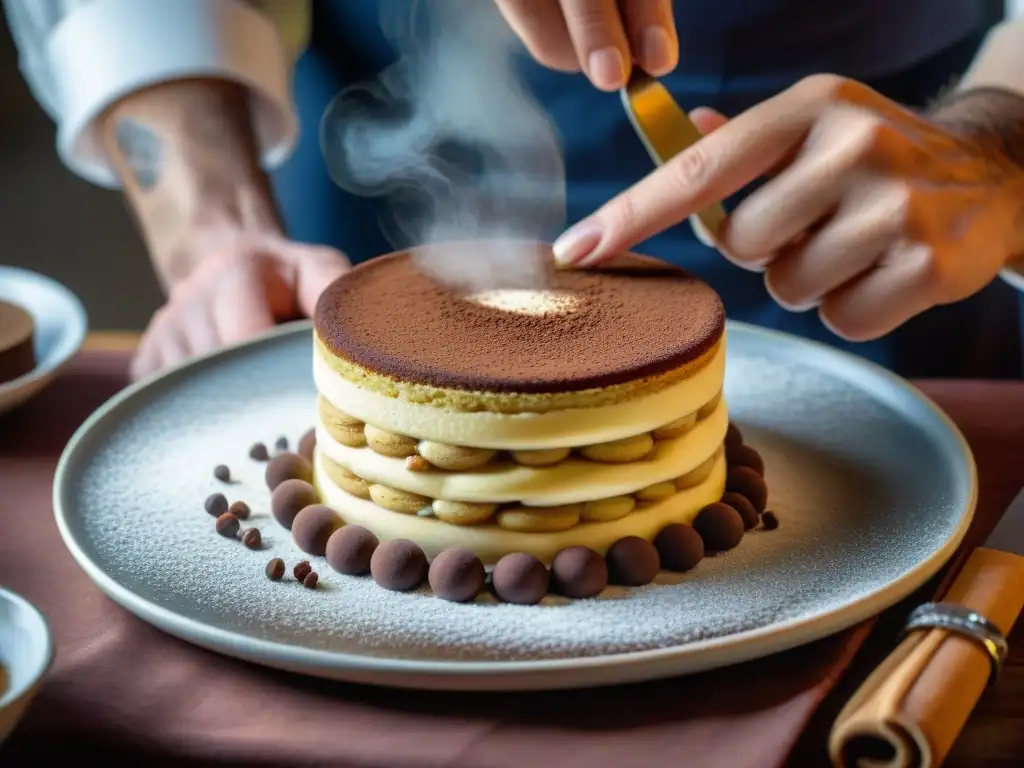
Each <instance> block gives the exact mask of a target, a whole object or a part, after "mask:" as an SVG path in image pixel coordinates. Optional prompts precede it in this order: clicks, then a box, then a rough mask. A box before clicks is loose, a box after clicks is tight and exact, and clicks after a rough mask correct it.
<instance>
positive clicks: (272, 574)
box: [267, 557, 284, 581]
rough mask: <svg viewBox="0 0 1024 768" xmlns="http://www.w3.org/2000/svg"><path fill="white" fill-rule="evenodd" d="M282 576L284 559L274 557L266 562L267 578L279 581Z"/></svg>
mask: <svg viewBox="0 0 1024 768" xmlns="http://www.w3.org/2000/svg"><path fill="white" fill-rule="evenodd" d="M283 576H284V560H282V559H281V558H280V557H275V558H274V559H273V560H271V561H270V562H269V563H267V578H268V579H270V580H271V581H280V580H281V578H282V577H283Z"/></svg>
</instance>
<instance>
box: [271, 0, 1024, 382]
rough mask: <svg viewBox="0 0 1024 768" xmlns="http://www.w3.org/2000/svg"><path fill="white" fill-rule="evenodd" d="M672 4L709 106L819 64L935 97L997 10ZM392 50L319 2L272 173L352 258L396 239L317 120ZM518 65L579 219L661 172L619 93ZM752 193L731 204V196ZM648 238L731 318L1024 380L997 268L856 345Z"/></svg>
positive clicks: (693, 96)
mask: <svg viewBox="0 0 1024 768" xmlns="http://www.w3.org/2000/svg"><path fill="white" fill-rule="evenodd" d="M442 1H443V0H442ZM481 1H483V0H481ZM675 6H676V20H677V26H678V29H679V35H680V49H681V57H680V65H679V67H678V68H677V70H676V71H675V72H674V73H672V74H671V75H669V76H668V77H666V78H665V79H664V82H665V83H666V85H667V86H668V87H669V89H670V90H671V91H672V92H673V94H674V95H675V96H676V98H677V99H678V100H679V102H680V103H681V104H682V105H683V106H684V107H685V108H688V109H690V108H693V107H696V106H700V105H704V106H710V107H714V108H716V109H718V110H720V111H721V112H723V113H725V114H726V115H735V114H737V113H738V112H740V111H742V110H744V109H746V108H748V107H749V106H751V105H753V104H756V103H757V102H759V101H762V100H764V99H766V98H768V97H770V96H772V95H774V94H776V93H778V92H779V91H781V90H783V89H784V88H786V87H788V86H789V85H791V84H793V83H795V82H796V81H798V80H799V79H800V78H802V77H804V76H806V75H808V74H813V73H816V72H832V73H836V74H841V75H845V76H847V77H852V78H856V79H858V80H861V81H863V82H866V83H867V84H869V85H870V86H872V87H873V88H875V89H876V90H878V91H880V92H881V93H883V94H885V95H886V96H888V97H889V98H892V99H894V100H895V101H897V102H900V103H902V104H905V105H908V106H911V107H921V106H924V105H925V104H927V103H928V101H929V100H930V99H932V98H934V97H935V96H936V94H938V93H939V92H940V91H941V90H942V89H943V88H945V87H947V86H948V85H949V84H950V83H951V82H953V81H954V80H955V79H956V78H957V77H958V76H959V75H960V74H961V73H963V72H964V71H965V69H966V68H967V66H968V65H969V64H970V62H971V59H972V58H973V56H974V54H975V52H976V51H977V48H978V46H979V45H980V43H981V41H982V39H983V38H984V35H985V32H986V31H987V28H988V26H989V25H990V23H991V20H990V19H987V18H986V14H985V13H984V11H983V4H982V3H976V2H964V0H901V2H898V3H892V2H891V1H890V0H848V1H847V2H844V3H822V2H820V1H819V0H677V1H676V3H675ZM393 58H394V53H393V51H392V49H391V47H390V44H389V43H388V41H387V39H386V38H385V37H384V35H383V33H382V32H381V28H380V18H379V8H378V3H377V2H369V1H364V0H360V2H358V3H355V2H347V1H343V0H321V1H320V2H314V15H313V36H312V42H311V45H310V47H309V50H308V51H307V52H306V54H305V55H304V56H303V57H302V58H301V60H300V61H299V62H298V65H297V69H296V78H295V97H296V103H297V105H298V110H299V117H300V121H301V126H302V128H301V142H300V145H299V147H298V149H297V151H296V153H295V155H294V156H293V158H292V159H291V160H290V161H289V162H288V164H287V165H286V166H285V167H284V168H282V169H281V170H280V171H279V172H278V173H276V174H275V178H274V183H275V190H276V193H277V196H278V199H279V203H280V205H281V209H282V212H283V215H284V217H285V221H286V224H287V227H288V229H289V233H290V235H291V236H292V237H294V238H295V239H298V240H301V241H306V242H316V243H325V244H330V245H333V246H335V247H337V248H340V249H341V250H343V251H344V252H345V253H346V254H348V256H349V257H350V258H351V259H352V260H353V261H355V262H359V261H363V260H365V259H368V258H371V257H373V256H376V255H379V254H381V253H385V252H387V251H389V250H391V246H390V245H389V244H388V242H387V241H386V240H385V239H384V237H383V235H382V234H381V231H380V228H379V225H378V222H379V216H380V211H379V204H380V202H379V201H378V200H376V199H367V198H360V197H355V196H353V195H350V194H348V193H346V192H343V191H342V190H340V189H339V188H338V187H337V186H336V185H335V184H334V183H333V182H332V181H331V180H330V178H329V177H328V175H327V172H326V170H325V167H324V162H323V157H322V155H321V152H320V147H319V141H318V128H319V122H320V117H321V115H322V114H323V111H324V109H325V107H326V106H327V104H328V102H329V101H330V100H331V98H332V97H333V96H334V95H335V94H336V93H337V92H338V91H339V90H341V89H342V88H344V87H345V86H346V85H348V84H351V83H354V82H360V81H364V80H367V79H370V78H372V77H373V76H374V75H375V74H376V73H377V72H379V71H380V70H381V69H383V68H384V67H386V66H387V65H388V64H390V63H391V62H392V61H393ZM523 74H524V77H525V80H526V82H527V84H528V85H529V87H530V89H531V90H532V92H533V93H534V94H535V96H536V97H537V99H538V100H539V101H540V102H541V104H542V105H543V107H544V108H545V109H546V110H547V111H548V112H549V114H550V115H551V116H552V118H553V119H554V121H555V122H556V124H557V125H558V128H559V131H560V133H561V135H562V137H563V147H564V151H565V162H566V176H567V192H568V210H567V213H568V223H572V222H574V221H577V220H579V219H580V218H583V217H584V216H586V215H587V214H589V213H590V212H592V211H593V210H594V209H595V208H597V207H598V206H599V205H600V204H601V203H603V202H604V201H606V200H607V199H609V198H610V197H612V196H614V195H615V194H617V193H618V192H620V191H621V190H623V189H625V188H626V187H627V186H629V185H630V184H632V183H633V182H635V181H637V180H638V179H640V178H642V177H643V175H645V174H646V173H648V172H650V170H651V168H652V166H651V162H650V160H649V158H648V157H647V155H646V153H645V152H644V150H643V147H642V146H641V145H640V143H639V141H638V140H637V138H636V136H635V135H634V134H633V131H632V128H631V127H630V125H629V123H628V121H627V119H626V117H625V115H624V113H623V111H622V107H621V104H620V102H619V99H618V96H617V95H616V94H607V93H601V92H599V91H598V90H597V89H595V88H593V86H591V85H590V84H589V83H588V82H587V81H586V80H585V79H584V78H583V77H582V76H579V75H565V74H560V73H555V72H551V71H549V70H546V69H544V68H543V67H541V66H539V65H536V64H535V63H533V62H532V61H529V60H527V59H526V58H525V57H524V61H523ZM609 147H614V148H615V151H614V152H609V151H608V148H609ZM749 191H750V190H749V189H748V190H745V193H749ZM743 194H744V193H741V194H740V195H737V197H736V199H734V200H731V201H728V202H727V204H728V205H729V206H730V207H734V206H735V205H736V202H737V201H738V200H739V199H740V198H741V197H742V195H743ZM637 250H639V251H641V252H643V253H648V254H651V255H653V256H658V257H660V258H663V259H666V260H668V261H671V262H673V263H676V264H679V265H682V266H684V267H686V268H687V269H690V270H691V271H693V272H694V273H696V274H698V275H700V276H701V277H703V278H704V279H705V280H707V281H708V282H709V283H710V284H711V285H713V286H714V287H715V289H716V290H717V291H718V292H719V293H720V294H721V296H722V298H723V301H724V302H725V306H726V310H727V312H728V315H729V317H731V318H733V319H737V320H743V321H746V322H751V323H756V324H758V325H763V326H768V327H772V328H777V329H780V330H784V331H788V332H790V333H795V334H797V335H800V336H804V337H807V338H811V339H815V340H818V341H822V342H825V343H827V344H831V345H834V346H837V347H840V348H843V349H846V350H848V351H850V352H853V353H854V354H857V355H860V356H862V357H866V358H868V359H871V360H873V361H875V362H877V363H880V364H881V365H884V366H886V367H888V368H890V369H891V370H894V371H896V372H898V373H900V374H902V375H904V376H908V377H985V378H1019V377H1020V376H1021V373H1022V346H1021V331H1020V320H1019V316H1020V310H1019V303H1018V297H1017V295H1016V294H1015V292H1014V291H1013V290H1012V289H1010V288H1009V287H1008V286H1006V285H1004V284H1003V283H1002V281H996V282H994V283H993V284H991V285H990V286H989V287H988V288H986V289H985V290H984V291H982V292H981V293H979V294H977V295H976V296H974V297H972V298H970V299H968V300H966V301H963V302H960V303H958V304H955V305H950V306H946V307H938V308H936V309H934V310H932V311H930V312H928V313H926V314H924V315H922V316H920V317H917V318H915V319H913V320H912V321H910V322H909V323H907V324H906V325H904V326H903V327H901V328H900V329H898V330H897V331H895V332H894V333H892V334H890V335H888V336H887V337H885V338H883V339H879V340H877V341H873V342H868V343H859V344H852V343H847V342H844V341H843V340H841V339H838V338H837V337H835V336H834V335H833V334H832V333H831V332H829V331H828V330H827V329H826V328H825V327H824V326H823V325H822V324H821V322H820V321H819V320H818V317H817V315H816V313H814V312H804V313H790V312H787V311H785V310H783V309H781V308H780V307H778V306H777V305H776V304H775V303H774V302H773V301H772V300H771V298H770V297H769V296H768V294H767V292H766V291H765V288H764V284H763V281H762V279H761V277H760V276H759V275H757V274H754V273H750V272H746V271H743V270H740V269H738V268H736V267H734V266H732V265H730V264H729V263H728V262H726V261H725V260H724V259H722V258H721V257H720V256H719V255H718V254H717V253H716V252H715V251H713V250H711V249H708V248H707V247H705V246H703V245H701V244H700V243H699V242H698V241H697V240H696V239H695V238H694V236H693V233H692V231H691V230H690V228H689V226H687V225H685V224H684V225H683V226H678V227H674V228H672V229H671V230H669V231H666V232H664V233H662V234H660V235H658V236H656V237H654V238H651V239H650V240H648V241H647V242H645V243H643V244H642V245H641V246H640V247H639V248H638V249H637Z"/></svg>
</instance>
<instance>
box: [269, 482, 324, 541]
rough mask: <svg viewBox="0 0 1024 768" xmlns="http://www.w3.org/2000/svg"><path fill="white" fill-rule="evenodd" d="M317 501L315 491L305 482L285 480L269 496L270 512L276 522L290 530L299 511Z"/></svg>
mask: <svg viewBox="0 0 1024 768" xmlns="http://www.w3.org/2000/svg"><path fill="white" fill-rule="evenodd" d="M318 501H319V499H318V498H317V495H316V489H315V488H314V487H313V486H312V485H310V484H309V483H307V482H306V481H305V480H285V481H284V482H283V483H281V484H280V485H278V486H277V487H276V488H275V489H274V492H273V493H272V494H270V511H271V512H273V513H274V519H275V520H277V522H279V523H280V524H281V525H283V526H284V527H285V528H288V529H291V527H292V522H293V521H294V520H295V516H296V515H297V514H299V510H301V509H302V508H303V507H308V506H309V505H310V504H316V503H317V502H318Z"/></svg>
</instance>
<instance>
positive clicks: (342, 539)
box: [326, 525, 378, 576]
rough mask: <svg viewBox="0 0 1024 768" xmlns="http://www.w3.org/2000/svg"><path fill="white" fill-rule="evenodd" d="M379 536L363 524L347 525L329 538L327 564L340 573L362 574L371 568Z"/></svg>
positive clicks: (349, 574)
mask: <svg viewBox="0 0 1024 768" xmlns="http://www.w3.org/2000/svg"><path fill="white" fill-rule="evenodd" d="M377 544H378V541H377V537H376V536H374V535H373V534H372V533H370V532H369V531H368V530H366V529H365V528H363V527H362V526H361V525H346V526H344V527H342V528H339V529H338V530H336V531H335V532H334V533H332V534H331V537H330V538H329V539H327V552H326V554H327V564H328V565H329V566H331V568H333V569H334V570H336V571H337V572H338V573H344V574H346V575H348V576H362V575H363V574H364V573H367V572H368V571H369V570H370V558H372V557H373V551H374V550H375V549H377Z"/></svg>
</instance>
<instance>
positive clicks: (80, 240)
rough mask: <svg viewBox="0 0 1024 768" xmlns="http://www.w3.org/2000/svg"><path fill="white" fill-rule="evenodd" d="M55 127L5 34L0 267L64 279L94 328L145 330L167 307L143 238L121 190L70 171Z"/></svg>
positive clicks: (0, 100) (0, 80)
mask: <svg viewBox="0 0 1024 768" xmlns="http://www.w3.org/2000/svg"><path fill="white" fill-rule="evenodd" d="M55 133H56V131H55V128H54V125H53V123H52V122H51V121H50V119H49V117H47V115H46V113H45V112H43V110H42V109H41V108H40V107H39V105H38V104H36V102H35V101H34V100H33V99H32V96H31V94H30V93H29V90H28V87H27V86H26V85H25V82H24V81H23V80H22V77H21V72H20V71H19V70H18V56H17V51H16V50H15V48H14V43H13V42H12V41H11V37H10V34H9V33H8V31H7V24H6V22H5V23H4V24H3V25H2V28H0V232H2V233H3V238H2V239H0V264H5V265H10V266H17V267H25V268H27V269H31V270H34V271H36V272H41V273H43V274H44V275H49V276H50V277H52V278H54V279H56V280H58V281H60V282H61V283H63V284H64V285H66V286H67V287H68V288H70V289H71V290H72V291H74V292H75V293H76V294H77V295H78V297H79V298H80V299H81V300H82V303H83V304H85V308H86V311H87V312H88V313H89V324H90V327H91V328H93V329H102V330H142V329H143V328H144V327H145V326H146V323H147V322H148V320H149V317H150V316H151V315H152V314H153V312H154V311H155V310H156V309H157V307H159V306H160V304H161V303H162V297H161V294H160V289H159V286H158V284H157V281H156V278H155V277H154V275H153V270H152V269H151V268H150V266H149V259H148V257H147V256H146V252H145V249H144V248H143V245H142V240H141V239H140V238H139V236H138V235H137V234H136V233H135V229H134V226H133V224H132V220H131V217H130V216H129V213H128V209H127V208H126V207H125V205H124V204H123V203H122V201H121V196H120V194H119V193H117V192H111V191H108V190H102V189H97V188H96V187H94V186H92V185H90V184H87V183H86V182H84V181H82V180H80V179H79V178H77V177H76V176H74V175H73V174H72V173H71V172H70V171H68V170H66V169H65V168H64V166H63V165H62V164H61V162H60V160H59V159H58V158H57V153H56V151H55V149H54V138H55Z"/></svg>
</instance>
